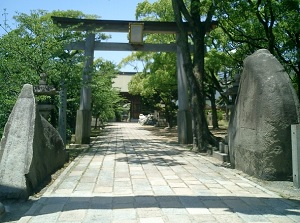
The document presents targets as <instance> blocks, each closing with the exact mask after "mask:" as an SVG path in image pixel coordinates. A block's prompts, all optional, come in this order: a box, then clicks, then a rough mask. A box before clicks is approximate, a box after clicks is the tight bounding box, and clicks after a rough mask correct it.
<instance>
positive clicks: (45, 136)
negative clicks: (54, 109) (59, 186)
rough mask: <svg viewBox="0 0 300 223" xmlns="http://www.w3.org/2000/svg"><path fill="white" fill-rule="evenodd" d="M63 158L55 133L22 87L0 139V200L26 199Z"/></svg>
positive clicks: (28, 88) (29, 92)
mask: <svg viewBox="0 0 300 223" xmlns="http://www.w3.org/2000/svg"><path fill="white" fill-rule="evenodd" d="M67 157H68V156H67V153H66V150H65V146H64V144H63V141H62V139H61V137H60V136H59V134H58V132H57V131H56V129H55V128H54V127H53V126H52V125H51V124H50V123H48V122H47V121H46V120H45V119H44V118H43V117H41V115H40V114H39V112H38V111H37V110H36V104H35V98H34V94H33V87H32V85H29V84H26V85H24V86H23V89H22V91H21V93H20V95H19V98H18V100H17V102H16V104H15V106H14V108H13V110H12V112H11V114H10V116H9V119H8V121H7V123H6V126H5V129H4V134H3V137H2V139H1V147H0V197H6V198H27V197H28V196H29V195H31V194H32V193H33V192H34V191H35V190H36V189H37V187H38V186H40V184H41V183H43V182H44V181H45V180H46V179H47V178H49V177H50V175H51V174H52V173H53V172H55V171H56V170H57V169H58V168H60V167H62V166H63V165H64V163H65V162H66V161H67Z"/></svg>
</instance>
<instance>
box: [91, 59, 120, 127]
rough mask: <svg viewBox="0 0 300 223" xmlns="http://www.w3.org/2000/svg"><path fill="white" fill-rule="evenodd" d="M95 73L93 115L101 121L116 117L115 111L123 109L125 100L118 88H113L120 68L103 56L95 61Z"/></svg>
mask: <svg viewBox="0 0 300 223" xmlns="http://www.w3.org/2000/svg"><path fill="white" fill-rule="evenodd" d="M94 67H95V69H94V73H93V80H92V92H93V95H92V115H93V117H95V118H96V125H95V128H97V120H98V119H99V120H100V122H101V123H103V122H105V121H108V120H109V119H112V118H114V117H115V113H116V112H117V113H120V112H121V111H122V106H123V105H124V104H125V100H124V99H123V98H122V97H121V96H120V94H119V91H118V90H117V89H114V88H112V84H113V78H115V77H116V75H117V73H118V70H117V69H116V65H115V64H113V63H112V62H110V61H105V60H103V59H101V58H99V59H97V60H96V61H94Z"/></svg>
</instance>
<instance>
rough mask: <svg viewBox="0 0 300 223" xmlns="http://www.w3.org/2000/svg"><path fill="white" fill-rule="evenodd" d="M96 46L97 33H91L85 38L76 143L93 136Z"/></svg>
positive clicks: (86, 142) (87, 141) (85, 141)
mask: <svg viewBox="0 0 300 223" xmlns="http://www.w3.org/2000/svg"><path fill="white" fill-rule="evenodd" d="M94 48H95V34H94V33H89V34H88V36H87V37H86V40H85V49H84V56H85V63H84V67H83V72H82V87H81V93H80V106H79V110H77V116H76V129H75V143H76V144H89V143H90V136H91V119H92V113H91V101H92V89H91V80H92V72H93V61H94Z"/></svg>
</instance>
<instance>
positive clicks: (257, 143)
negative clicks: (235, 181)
mask: <svg viewBox="0 0 300 223" xmlns="http://www.w3.org/2000/svg"><path fill="white" fill-rule="evenodd" d="M298 122H299V102H298V98H297V96H296V93H295V91H294V88H293V86H292V84H291V81H290V79H289V76H288V75H287V73H286V72H285V71H284V68H283V67H282V65H281V64H280V63H279V62H278V61H277V59H276V58H275V57H274V56H273V55H272V54H271V53H270V52H269V51H268V50H265V49H262V50H258V51H256V52H255V53H254V54H252V55H251V56H249V57H247V58H246V59H245V60H244V69H243V73H242V75H241V79H240V87H239V91H238V96H237V99H236V101H235V108H234V111H233V112H232V116H231V120H230V124H229V128H228V136H229V148H230V161H231V163H232V164H233V165H234V166H235V168H236V169H239V170H242V171H244V172H245V173H247V174H250V175H254V176H256V177H258V178H261V179H266V180H275V179H282V178H286V177H289V176H291V175H292V146H291V130H290V129H291V124H295V123H298Z"/></svg>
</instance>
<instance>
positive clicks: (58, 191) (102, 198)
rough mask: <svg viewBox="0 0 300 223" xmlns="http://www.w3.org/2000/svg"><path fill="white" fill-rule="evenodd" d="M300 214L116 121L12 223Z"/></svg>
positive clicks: (297, 217)
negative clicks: (16, 221)
mask: <svg viewBox="0 0 300 223" xmlns="http://www.w3.org/2000/svg"><path fill="white" fill-rule="evenodd" d="M299 209H300V206H299V205H297V204H296V203H294V202H292V201H288V200H284V199H282V198H281V197H279V196H278V195H276V194H274V193H272V192H270V191H268V190H266V189H264V188H262V187H260V186H259V185H257V184H255V183H253V182H251V181H249V180H247V179H244V178H242V177H240V176H239V175H237V174H236V173H235V172H234V171H233V170H231V169H226V168H223V167H220V166H218V165H215V164H213V163H212V162H210V161H209V160H208V159H206V158H205V157H203V156H201V155H197V154H195V153H193V152H190V151H188V150H187V149H184V148H183V147H180V146H178V145H174V144H167V143H165V142H163V141H162V140H161V139H160V137H159V136H154V135H153V134H152V133H151V132H149V131H146V130H144V129H143V127H141V126H140V125H138V124H133V123H116V124H113V125H111V126H108V127H107V128H106V130H105V133H104V134H103V135H102V136H99V137H97V138H96V140H95V141H93V143H92V146H91V148H90V149H89V150H88V151H86V152H85V153H84V154H83V155H81V156H80V157H77V158H76V159H75V161H73V162H72V163H71V164H70V165H69V166H68V167H67V168H66V169H65V171H64V172H63V173H62V174H61V175H60V177H59V178H58V179H57V180H56V181H55V182H54V183H53V184H52V185H51V186H50V187H49V188H48V189H47V191H46V192H45V193H44V194H43V196H42V197H41V198H40V199H39V200H38V201H37V202H35V203H34V204H33V205H32V207H31V209H30V210H29V211H28V212H27V213H26V214H25V216H24V217H22V218H21V219H20V220H19V221H18V222H20V223H21V222H22V223H25V222H30V223H34V222H36V223H40V222H42V223H48V222H49V223H50V222H51V223H53V222H73V223H75V222H101V223H105V222H116V223H126V222H132V223H133V222H139V223H163V222H179V223H188V222H214V223H216V222H220V223H224V222H230V223H238V222H284V223H289V222H300V210H299Z"/></svg>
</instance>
